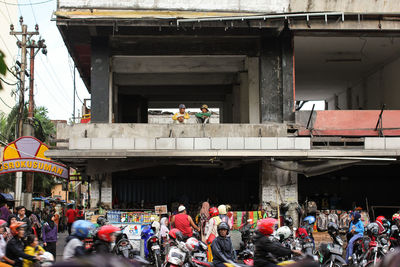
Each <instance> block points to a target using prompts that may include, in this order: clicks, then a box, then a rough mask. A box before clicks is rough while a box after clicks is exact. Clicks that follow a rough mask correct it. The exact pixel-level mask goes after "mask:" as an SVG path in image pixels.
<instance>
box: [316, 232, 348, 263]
mask: <svg viewBox="0 0 400 267" xmlns="http://www.w3.org/2000/svg"><path fill="white" fill-rule="evenodd" d="M329 235H330V237H331V238H332V240H333V242H332V243H329V244H326V243H324V244H321V246H320V248H319V250H318V254H319V262H320V263H321V266H322V267H328V266H329V267H342V266H343V265H345V264H346V261H345V260H344V259H343V257H342V255H343V240H342V239H341V238H340V236H339V234H338V233H335V234H333V233H329Z"/></svg>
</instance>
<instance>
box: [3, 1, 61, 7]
mask: <svg viewBox="0 0 400 267" xmlns="http://www.w3.org/2000/svg"><path fill="white" fill-rule="evenodd" d="M53 1H54V0H47V1H41V2H36V3H31V4H16V3H9V2H5V1H0V3H4V4H5V5H10V6H29V5H41V4H46V3H49V2H53Z"/></svg>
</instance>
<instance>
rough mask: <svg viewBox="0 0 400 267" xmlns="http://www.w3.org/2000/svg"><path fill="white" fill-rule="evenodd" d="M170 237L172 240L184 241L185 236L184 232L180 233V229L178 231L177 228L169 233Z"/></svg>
mask: <svg viewBox="0 0 400 267" xmlns="http://www.w3.org/2000/svg"><path fill="white" fill-rule="evenodd" d="M169 236H170V237H171V238H172V239H174V240H175V239H178V240H182V239H183V234H182V232H181V231H179V230H178V229H176V228H172V229H171V231H169Z"/></svg>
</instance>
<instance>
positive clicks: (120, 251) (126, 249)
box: [113, 225, 135, 259]
mask: <svg viewBox="0 0 400 267" xmlns="http://www.w3.org/2000/svg"><path fill="white" fill-rule="evenodd" d="M126 227H127V226H126V225H125V226H121V227H120V229H121V233H120V234H119V235H117V238H116V240H115V246H114V248H113V253H114V254H115V255H119V256H123V257H124V258H127V259H133V258H134V257H135V251H134V250H133V247H132V244H131V242H130V241H129V239H128V236H127V235H126V234H124V233H122V231H123V230H124V229H125V228H126Z"/></svg>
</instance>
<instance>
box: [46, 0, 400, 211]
mask: <svg viewBox="0 0 400 267" xmlns="http://www.w3.org/2000/svg"><path fill="white" fill-rule="evenodd" d="M399 13H400V6H399V5H398V4H396V3H395V1H389V0H378V1H376V0H356V1H346V0H309V1H304V0H291V1H288V0H287V1H280V0H279V1H278V0H257V1H256V0H229V1H227V0H222V1H182V0H158V1H155V0H145V1H137V0H130V1H116V0H102V1H81V0H74V1H71V0H58V9H57V12H56V21H57V25H58V28H59V30H60V33H61V34H62V36H63V38H64V42H65V44H66V45H67V47H68V49H69V52H70V54H71V56H72V57H73V59H74V61H75V64H76V66H77V68H78V70H79V72H80V75H81V77H82V79H83V80H84V82H85V84H86V86H87V88H88V90H89V92H90V93H91V123H89V124H75V125H66V124H65V125H59V126H58V129H57V138H58V139H64V143H61V142H60V143H59V144H58V146H59V149H55V150H52V151H49V152H48V154H47V156H50V157H52V158H56V159H59V160H61V161H63V162H65V163H67V164H69V165H71V166H73V167H75V168H78V169H79V170H80V171H81V172H82V173H84V174H86V175H87V176H88V177H89V178H90V180H91V182H92V192H91V202H92V205H95V204H96V203H97V202H98V201H101V202H104V203H107V204H109V205H110V206H111V205H117V203H119V204H118V205H121V203H124V204H125V205H126V206H127V207H131V206H135V205H137V204H140V203H145V205H149V206H152V205H154V204H170V203H172V202H183V203H189V204H193V205H197V204H198V202H199V201H201V200H205V199H206V198H210V199H211V200H212V202H213V203H231V204H232V206H233V207H236V208H237V209H249V210H250V209H253V208H254V207H257V206H258V205H259V204H265V203H267V202H269V201H278V202H297V201H299V202H300V203H302V202H303V201H304V200H306V199H315V200H316V201H317V202H318V203H321V201H325V202H326V199H328V202H329V203H331V204H329V207H327V208H328V209H330V208H341V209H346V210H350V209H352V208H353V207H354V206H355V205H358V206H364V207H365V198H366V197H368V201H369V203H370V205H395V204H396V203H394V200H393V199H392V198H391V197H390V195H393V194H396V193H397V191H395V190H396V189H395V188H397V187H398V185H399V180H398V179H397V177H398V171H399V170H400V168H399V166H398V154H399V153H400V138H398V137H396V136H400V120H399V118H400V101H399V100H400V90H398V88H397V87H398V84H399V82H400V76H399V75H398V70H399V67H400V59H399V56H400V38H399V33H400V20H399V17H398V15H393V14H399ZM304 101H322V102H323V103H324V108H323V109H324V110H314V111H303V110H302V109H301V106H302V104H303V103H304ZM180 103H184V104H186V106H188V107H191V108H198V107H200V106H201V105H202V104H204V103H206V104H208V105H209V106H210V107H212V108H216V109H219V113H220V123H219V124H207V125H202V124H186V125H176V124H149V123H147V120H148V110H149V109H152V108H177V106H178V104H180ZM384 105H385V106H384ZM383 106H384V109H383V112H382V108H383ZM376 178H379V180H376ZM380 183H383V184H385V185H387V184H388V183H393V184H394V185H395V186H388V187H385V191H382V192H376V189H374V186H371V185H372V184H380ZM360 188H362V190H360ZM323 198H325V200H322V199H323ZM333 200H334V201H333ZM332 203H333V204H332Z"/></svg>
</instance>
